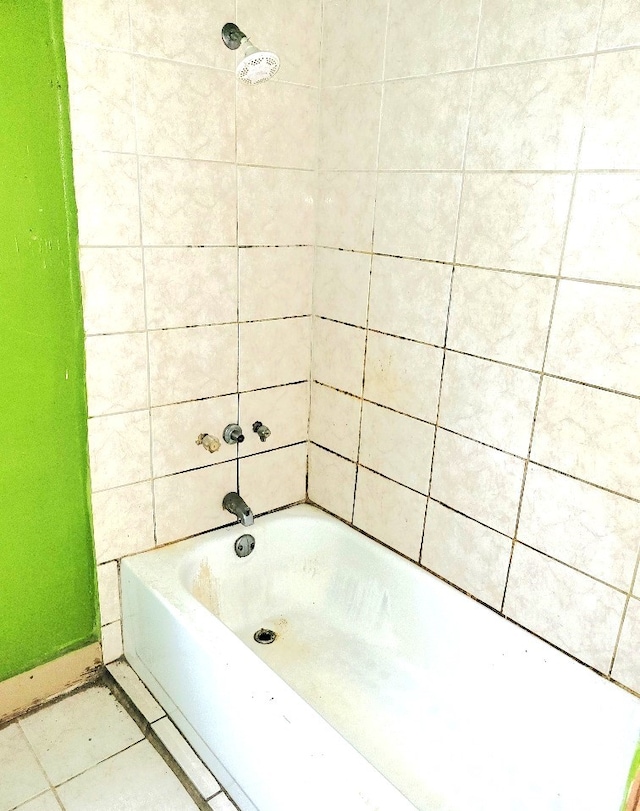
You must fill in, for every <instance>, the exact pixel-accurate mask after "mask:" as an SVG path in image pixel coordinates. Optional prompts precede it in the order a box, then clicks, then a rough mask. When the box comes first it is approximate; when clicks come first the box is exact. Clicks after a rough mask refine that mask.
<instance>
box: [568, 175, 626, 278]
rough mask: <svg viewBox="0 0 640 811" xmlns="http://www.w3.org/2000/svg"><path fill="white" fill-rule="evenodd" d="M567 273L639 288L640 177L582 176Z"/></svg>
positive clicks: (570, 233)
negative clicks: (633, 285)
mask: <svg viewBox="0 0 640 811" xmlns="http://www.w3.org/2000/svg"><path fill="white" fill-rule="evenodd" d="M562 274H563V275H564V276H573V277H576V278H579V279H597V280H598V281H604V282H618V283H619V284H635V285H640V175H637V174H616V175H613V174H611V175H606V174H605V175H600V174H598V175H584V174H579V175H578V177H577V181H576V189H575V193H574V197H573V203H572V206H571V219H570V221H569V231H568V233H567V244H566V246H565V251H564V259H563V262H562Z"/></svg>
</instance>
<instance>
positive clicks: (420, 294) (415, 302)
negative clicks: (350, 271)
mask: <svg viewBox="0 0 640 811" xmlns="http://www.w3.org/2000/svg"><path fill="white" fill-rule="evenodd" d="M450 289H451V267H449V266H448V265H439V264H435V263H434V262H417V261H415V260H411V259H396V258H395V257H383V256H374V257H373V265H372V272H371V296H370V303H369V328H370V329H375V330H379V331H380V332H389V333H391V334H393V335H399V336H401V337H402V338H412V339H413V340H415V341H424V342H425V343H430V344H435V345H437V346H442V345H443V344H444V336H445V329H446V325H447V312H448V310H449V294H450Z"/></svg>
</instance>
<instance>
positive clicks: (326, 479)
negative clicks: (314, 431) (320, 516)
mask: <svg viewBox="0 0 640 811" xmlns="http://www.w3.org/2000/svg"><path fill="white" fill-rule="evenodd" d="M355 484H356V466H355V464H354V463H353V462H347V461H346V460H345V459H341V458H340V457H339V456H335V455H334V454H333V453H329V452H328V451H324V450H322V448H319V447H318V446H317V445H309V499H310V500H311V501H313V502H314V503H315V504H318V505H319V506H320V507H324V509H325V510H329V512H331V513H333V514H334V515H339V516H340V518H344V519H345V521H351V515H352V513H353V496H354V492H355Z"/></svg>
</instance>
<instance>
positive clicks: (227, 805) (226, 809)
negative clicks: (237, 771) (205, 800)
mask: <svg viewBox="0 0 640 811" xmlns="http://www.w3.org/2000/svg"><path fill="white" fill-rule="evenodd" d="M209 808H212V809H213V811H237V809H236V807H235V805H234V804H233V803H232V802H231V800H230V799H229V798H228V797H227V795H226V794H218V796H217V797H214V798H213V800H211V802H210V803H209Z"/></svg>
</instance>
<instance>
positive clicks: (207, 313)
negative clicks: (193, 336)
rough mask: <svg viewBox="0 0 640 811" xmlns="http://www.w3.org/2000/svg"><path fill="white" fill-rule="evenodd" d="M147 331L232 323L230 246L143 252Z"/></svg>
mask: <svg viewBox="0 0 640 811" xmlns="http://www.w3.org/2000/svg"><path fill="white" fill-rule="evenodd" d="M144 268H145V282H146V296H147V323H148V327H149V329H167V328H170V327H192V326H198V325H207V324H225V323H229V322H231V321H236V319H237V284H238V277H237V253H236V249H235V248H145V249H144Z"/></svg>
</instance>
